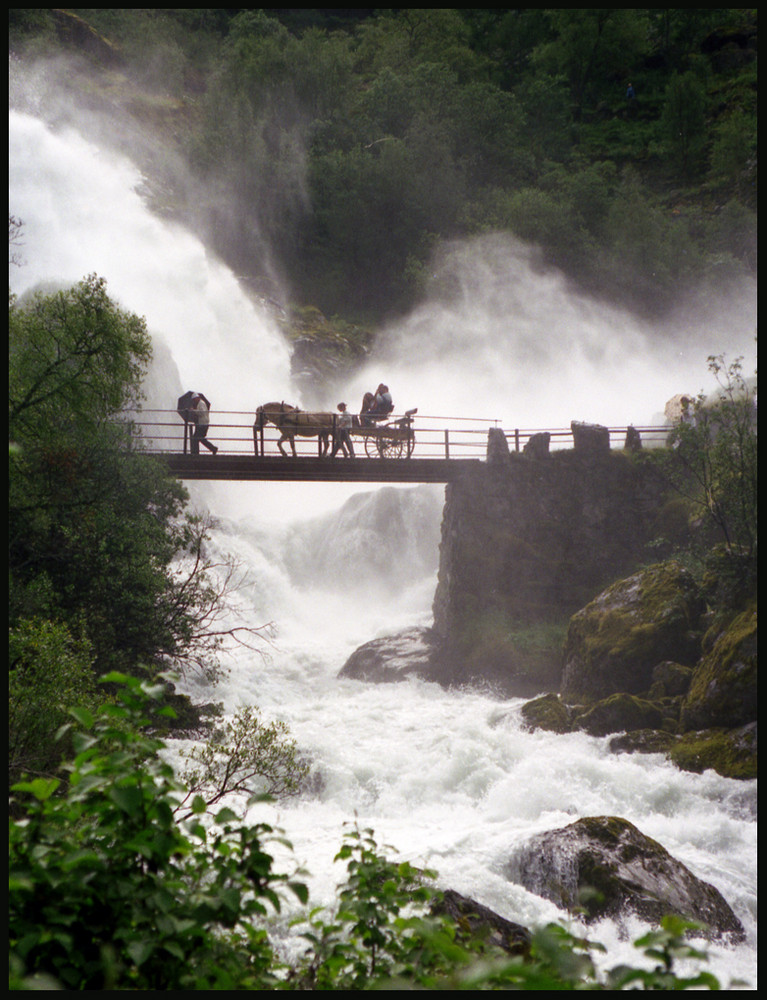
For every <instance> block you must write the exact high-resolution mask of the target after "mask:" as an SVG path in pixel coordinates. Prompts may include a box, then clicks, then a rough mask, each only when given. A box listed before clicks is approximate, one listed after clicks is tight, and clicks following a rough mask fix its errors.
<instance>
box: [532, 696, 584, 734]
mask: <svg viewBox="0 0 767 1000" xmlns="http://www.w3.org/2000/svg"><path fill="white" fill-rule="evenodd" d="M522 718H523V720H524V724H525V726H526V728H527V729H529V730H535V729H544V730H546V732H549V733H569V732H570V730H571V729H572V725H571V722H570V712H569V710H568V708H567V706H566V705H565V703H564V702H563V701H562V699H561V698H560V697H559V695H558V694H554V693H550V694H544V695H541V697H540V698H534V699H533V701H528V702H527V703H526V704H524V705H523V706H522Z"/></svg>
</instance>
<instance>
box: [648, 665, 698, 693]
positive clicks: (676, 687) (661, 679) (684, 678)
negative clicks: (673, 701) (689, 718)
mask: <svg viewBox="0 0 767 1000" xmlns="http://www.w3.org/2000/svg"><path fill="white" fill-rule="evenodd" d="M692 674H693V668H692V667H684V666H682V664H681V663H674V662H673V661H671V660H664V661H663V663H658V664H656V666H655V667H653V672H652V684H651V685H650V690H649V691H648V696H649V699H650V701H659V700H660V699H662V698H676V697H678V696H679V695H685V694H687V692H688V690H689V688H690V681H691V680H692Z"/></svg>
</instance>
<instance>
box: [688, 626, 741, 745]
mask: <svg viewBox="0 0 767 1000" xmlns="http://www.w3.org/2000/svg"><path fill="white" fill-rule="evenodd" d="M756 660H757V611H756V606H754V607H752V608H749V609H748V610H747V611H744V612H743V614H741V615H738V616H737V617H735V618H734V619H733V620H732V621H731V622H730V623H729V625H728V626H727V627H726V628H725V629H723V631H722V633H721V634H720V635H719V637H718V638H717V640H716V641H715V642H714V644H713V646H712V648H711V649H710V650H709V652H708V653H707V654H706V655H704V656H703V657H702V658H701V660H700V662H699V663H698V664H697V666H696V667H695V670H694V672H693V675H692V680H691V682H690V689H689V691H688V694H687V698H686V701H685V705H684V709H683V711H682V725H683V728H684V729H685V730H690V729H705V728H710V727H712V726H723V727H726V728H735V727H738V726H744V725H747V724H748V723H751V722H753V721H754V718H755V713H756Z"/></svg>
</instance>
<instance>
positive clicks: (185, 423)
mask: <svg viewBox="0 0 767 1000" xmlns="http://www.w3.org/2000/svg"><path fill="white" fill-rule="evenodd" d="M188 440H189V421H188V420H185V421H184V454H185V455H186V447H187V441H188Z"/></svg>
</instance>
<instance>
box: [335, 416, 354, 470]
mask: <svg viewBox="0 0 767 1000" xmlns="http://www.w3.org/2000/svg"><path fill="white" fill-rule="evenodd" d="M338 410H339V415H338V417H336V436H335V440H334V441H333V451H332V452H331V455H330V457H331V458H335V457H336V453H337V451H338V449H339V448H340V449H341V450H342V451H343V453H344V455H345V456H346V457H347V458H354V445H353V444H352V435H351V426H352V415H351V413H349V411H348V410H347V409H346V403H339V404H338Z"/></svg>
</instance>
